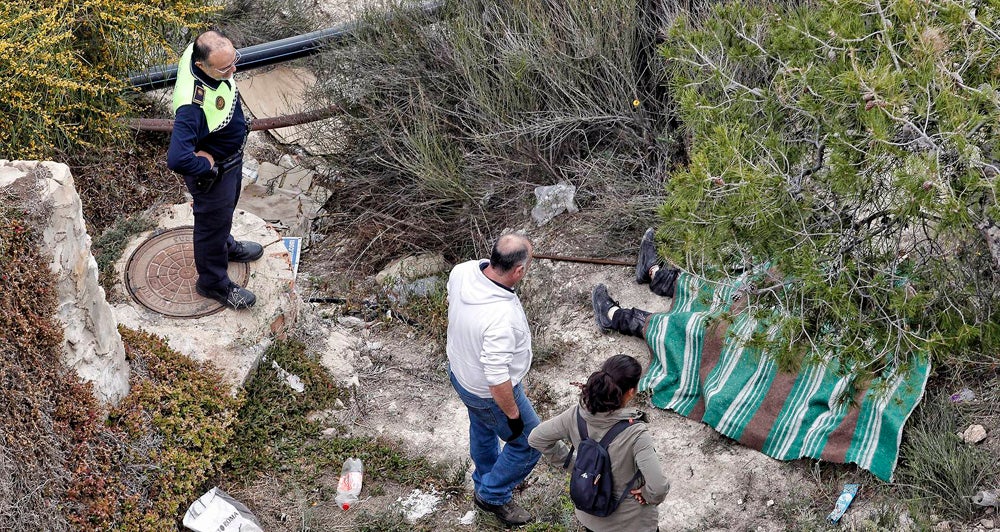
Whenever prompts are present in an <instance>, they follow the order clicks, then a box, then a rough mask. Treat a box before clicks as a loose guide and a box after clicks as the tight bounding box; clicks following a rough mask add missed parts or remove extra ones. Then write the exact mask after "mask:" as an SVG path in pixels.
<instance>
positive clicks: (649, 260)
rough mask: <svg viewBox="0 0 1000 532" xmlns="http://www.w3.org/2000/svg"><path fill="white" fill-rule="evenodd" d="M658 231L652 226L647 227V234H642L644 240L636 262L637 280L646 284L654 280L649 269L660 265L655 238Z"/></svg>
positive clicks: (640, 245)
mask: <svg viewBox="0 0 1000 532" xmlns="http://www.w3.org/2000/svg"><path fill="white" fill-rule="evenodd" d="M655 234H656V232H655V231H654V230H653V228H652V227H650V228H649V229H646V234H644V235H642V242H641V243H640V244H639V259H638V260H637V261H636V263H635V282H637V283H639V284H646V283H648V282H649V281H651V280H652V278H651V277H650V276H649V269H650V268H652V267H653V266H657V265H660V266H662V264H661V263H660V258H659V257H658V256H657V255H656V241H655V240H654V239H653V237H654V235H655Z"/></svg>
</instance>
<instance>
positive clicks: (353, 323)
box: [337, 316, 365, 329]
mask: <svg viewBox="0 0 1000 532" xmlns="http://www.w3.org/2000/svg"><path fill="white" fill-rule="evenodd" d="M337 323H339V324H340V325H341V326H342V327H347V328H349V329H354V328H357V327H361V326H362V325H364V324H365V320H363V319H361V318H355V317H354V316H341V317H339V318H337Z"/></svg>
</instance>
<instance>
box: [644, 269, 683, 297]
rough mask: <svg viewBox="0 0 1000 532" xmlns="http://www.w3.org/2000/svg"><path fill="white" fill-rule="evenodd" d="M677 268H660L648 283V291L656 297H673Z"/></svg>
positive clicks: (678, 271)
mask: <svg viewBox="0 0 1000 532" xmlns="http://www.w3.org/2000/svg"><path fill="white" fill-rule="evenodd" d="M679 273H680V270H678V269H677V268H660V269H659V270H656V273H655V274H653V279H652V281H650V283H649V290H650V291H651V292H653V293H654V294H656V295H658V296H663V297H674V289H675V288H676V285H677V274H679Z"/></svg>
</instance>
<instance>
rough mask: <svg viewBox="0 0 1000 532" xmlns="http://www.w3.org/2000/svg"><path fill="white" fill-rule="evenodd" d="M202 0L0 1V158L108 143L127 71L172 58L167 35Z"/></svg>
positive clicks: (116, 129)
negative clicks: (1, 74) (0, 73)
mask: <svg viewBox="0 0 1000 532" xmlns="http://www.w3.org/2000/svg"><path fill="white" fill-rule="evenodd" d="M209 4H210V2H209V0H5V1H4V2H0V72H3V76H0V158H6V159H16V158H23V159H35V158H42V157H46V156H50V155H52V154H53V153H56V152H65V151H69V150H72V149H74V148H87V147H91V146H95V145H100V144H106V143H108V142H113V141H114V140H115V139H118V138H120V137H121V135H122V133H123V132H124V130H123V129H122V126H121V125H120V122H121V121H120V118H121V117H122V116H123V115H124V114H125V113H126V110H127V103H126V101H125V99H124V97H123V95H124V94H125V90H126V89H127V81H124V80H123V78H126V77H127V76H126V74H127V73H128V72H130V71H135V70H142V69H144V68H146V67H147V66H150V65H151V64H159V63H161V62H163V61H164V60H166V59H171V57H170V56H171V52H170V50H171V47H170V46H169V43H170V41H171V40H174V39H176V38H178V37H179V36H180V35H181V34H182V32H183V31H184V30H186V29H191V28H193V27H195V26H196V25H197V22H198V20H200V19H201V18H202V17H204V15H206V14H208V13H210V12H213V11H215V10H216V9H217V7H213V6H211V5H209Z"/></svg>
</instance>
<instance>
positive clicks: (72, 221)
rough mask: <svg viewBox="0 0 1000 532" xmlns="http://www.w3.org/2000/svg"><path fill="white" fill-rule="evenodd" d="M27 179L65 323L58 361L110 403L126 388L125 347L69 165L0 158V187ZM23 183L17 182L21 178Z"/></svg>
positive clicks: (124, 391)
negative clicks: (42, 217) (41, 218)
mask: <svg viewBox="0 0 1000 532" xmlns="http://www.w3.org/2000/svg"><path fill="white" fill-rule="evenodd" d="M24 179H30V180H33V181H34V183H31V184H30V187H26V188H25V189H27V188H30V189H31V190H32V194H33V196H34V197H33V198H30V199H29V201H33V202H37V205H38V206H39V208H41V209H42V212H44V213H45V214H46V215H47V217H48V224H47V226H46V227H45V229H44V230H43V233H42V239H43V241H44V246H45V249H46V250H48V251H50V252H51V254H52V261H51V262H50V263H49V268H50V269H51V270H52V273H53V274H54V275H55V277H56V280H57V293H58V297H59V310H58V315H57V317H58V319H59V320H60V321H61V322H62V323H63V325H64V326H65V333H64V338H65V339H64V341H63V361H64V362H65V363H66V365H68V366H69V367H71V368H73V369H74V370H75V371H76V372H77V374H79V375H80V377H81V378H83V379H84V380H87V381H89V382H91V383H93V385H94V393H95V395H96V396H97V398H98V399H101V400H102V401H104V402H106V403H111V404H116V403H117V402H118V401H119V400H121V398H122V397H124V396H125V395H126V394H128V391H129V384H128V381H129V366H128V362H127V361H126V360H125V348H124V346H123V344H122V338H121V335H120V334H118V327H117V323H116V322H115V319H114V316H113V314H112V312H111V306H110V305H109V304H108V302H107V300H106V299H105V294H104V289H103V288H101V285H100V284H98V271H97V261H95V260H94V256H93V255H91V252H90V236H89V235H88V234H87V230H86V226H85V225H84V221H83V207H82V204H81V202H80V196H79V195H78V194H77V192H76V188H75V187H74V185H73V176H72V174H71V173H70V171H69V167H67V166H66V165H64V164H60V163H52V162H26V161H13V162H11V161H0V187H7V186H9V185H12V184H14V183H15V182H18V181H19V180H24ZM22 182H23V181H22Z"/></svg>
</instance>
